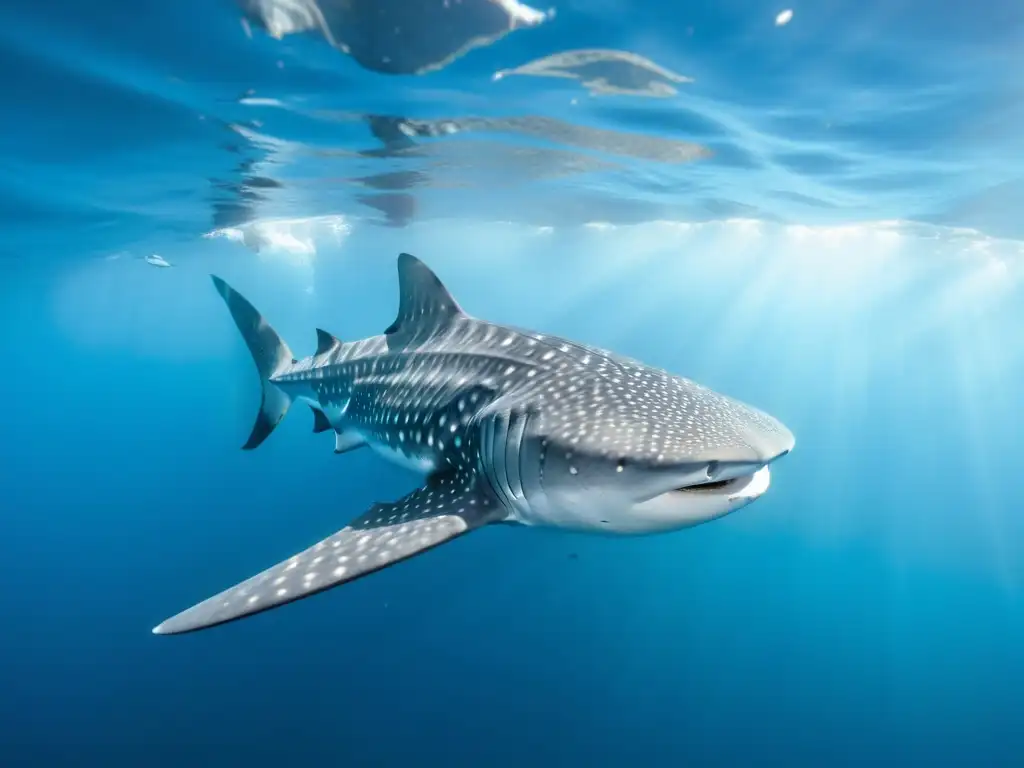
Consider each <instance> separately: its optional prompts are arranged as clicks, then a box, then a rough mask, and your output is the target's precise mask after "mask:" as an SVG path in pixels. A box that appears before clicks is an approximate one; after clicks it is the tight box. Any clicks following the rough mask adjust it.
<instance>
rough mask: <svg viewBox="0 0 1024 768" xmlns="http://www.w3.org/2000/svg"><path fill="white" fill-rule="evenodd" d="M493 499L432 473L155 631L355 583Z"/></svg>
mask: <svg viewBox="0 0 1024 768" xmlns="http://www.w3.org/2000/svg"><path fill="white" fill-rule="evenodd" d="M496 504H497V503H496V501H495V500H494V499H493V497H491V496H490V495H488V494H481V493H479V492H478V490H477V489H476V488H474V487H473V486H472V485H467V484H465V483H463V482H460V481H459V479H458V478H455V477H436V478H433V479H432V480H431V482H429V483H428V484H427V485H426V486H425V487H423V488H420V489H417V490H415V491H413V492H412V493H410V494H409V495H408V496H406V497H405V498H404V499H400V500H399V501H397V502H395V503H393V504H391V503H381V504H374V505H373V506H372V507H370V509H369V511H367V512H366V513H365V514H364V515H362V516H360V517H358V518H356V519H355V520H353V521H352V522H351V523H349V524H348V525H347V526H345V527H344V528H342V529H341V530H340V531H338V532H337V533H335V534H334V535H333V536H329V537H327V538H326V539H324V540H323V541H320V542H318V543H317V544H314V545H313V546H312V547H309V548H308V549H305V550H303V551H302V552H299V553H298V554H297V555H294V556H293V557H290V558H288V559H287V560H285V561H284V562H282V563H278V564H277V565H275V566H273V567H271V568H268V569H267V570H265V571H263V572H262V573H259V574H257V575H255V576H253V577H252V578H249V579H246V580H245V581H243V582H242V583H241V584H237V585H235V586H234V587H231V588H230V589H227V590H225V591H223V592H221V593H220V594H217V595H214V596H213V597H211V598H209V599H207V600H204V601H203V602H201V603H199V604H198V605H195V606H193V607H192V608H189V609H188V610H187V611H183V612H182V613H179V614H178V615H177V616H175V617H174V618H172V619H168V620H167V621H165V622H164V623H163V624H161V625H160V626H158V627H157V628H156V629H155V630H154V632H155V633H156V634H174V633H180V632H187V631H190V630H193V629H199V628H202V627H210V626H214V625H216V624H224V623H226V622H229V621H232V620H234V619H239V618H242V617H243V616H251V615H252V614H255V613H260V612H261V611H266V610H269V609H271V608H276V607H277V606H279V605H284V604H285V603H290V602H293V601H295V600H299V599H301V598H303V597H308V596H310V595H314V594H316V593H317V592H322V591H323V590H325V589H329V588H330V587H334V586H337V585H339V584H344V583H345V582H349V581H353V580H355V579H358V578H360V577H361V576H366V575H367V574H370V573H373V572H374V571H379V570H380V569H381V568H386V567H387V566H389V565H391V564H393V563H397V562H399V561H400V560H405V559H406V558H409V557H411V556H413V555H416V554H419V553H420V552H425V551H426V550H428V549H431V548H433V547H436V546H437V545H438V544H443V543H444V542H446V541H451V540H452V539H454V538H456V537H457V536H461V535H462V534H464V533H466V532H468V531H471V530H473V529H474V528H478V527H479V526H481V525H484V524H486V523H487V522H490V521H491V520H492V518H493V514H494V511H495V510H496V508H497V506H496Z"/></svg>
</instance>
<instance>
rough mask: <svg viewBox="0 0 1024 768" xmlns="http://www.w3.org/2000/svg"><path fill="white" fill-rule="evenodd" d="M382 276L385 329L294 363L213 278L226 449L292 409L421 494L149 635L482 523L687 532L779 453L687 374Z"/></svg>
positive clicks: (272, 598) (255, 604) (205, 622)
mask: <svg viewBox="0 0 1024 768" xmlns="http://www.w3.org/2000/svg"><path fill="white" fill-rule="evenodd" d="M398 276H399V288H400V297H399V310H398V317H397V318H396V319H395V321H394V323H392V324H391V326H390V327H389V328H388V329H387V330H386V331H385V332H384V333H383V334H382V335H380V336H374V337H372V338H368V339H363V340H361V341H356V342H344V341H341V340H339V339H337V338H335V337H334V336H332V335H331V334H329V333H327V332H326V331H323V330H317V337H318V344H317V349H316V352H315V353H314V354H313V355H312V356H310V357H307V358H305V359H303V360H296V359H295V358H294V357H293V356H292V353H291V351H290V350H289V348H288V346H287V344H285V342H284V341H283V340H282V339H281V338H280V337H279V336H278V335H277V333H276V332H275V331H274V330H273V329H272V328H271V327H270V325H269V324H268V323H267V322H266V321H265V320H264V319H263V317H262V316H261V315H260V314H259V312H257V311H256V309H255V308H254V307H253V306H252V305H251V304H250V303H249V302H248V301H247V300H246V299H245V298H243V297H242V296H241V294H239V293H237V292H236V291H235V290H233V289H232V288H231V287H230V286H229V285H228V284H227V283H225V282H224V281H223V280H221V279H220V278H218V277H214V278H213V282H214V285H215V286H216V288H217V291H218V292H219V293H220V295H221V296H222V297H223V299H224V301H225V302H226V303H227V306H228V309H229V310H230V311H231V315H232V317H233V318H234V320H235V323H236V324H237V325H238V328H239V330H240V331H241V334H242V337H243V338H244V339H245V342H246V344H247V345H248V347H249V350H250V352H251V353H252V356H253V359H254V360H255V362H256V368H257V370H258V372H259V375H260V381H261V385H262V390H263V398H262V402H261V405H260V410H259V413H258V415H257V417H256V423H255V424H254V426H253V428H252V432H251V434H250V436H249V439H248V441H247V442H246V443H245V445H244V446H243V448H245V449H247V450H251V449H253V448H256V447H257V446H259V445H260V444H261V443H262V442H263V441H264V440H265V439H266V438H267V437H268V436H269V435H270V434H271V432H273V430H274V428H275V427H276V426H277V424H278V423H280V421H281V419H283V418H284V416H285V414H286V413H287V411H288V409H289V407H290V406H291V405H292V404H293V403H295V402H296V401H303V402H305V403H307V404H308V405H309V406H310V407H311V408H312V409H313V415H314V431H315V432H328V431H331V432H333V433H334V436H335V451H336V452H337V453H345V452H348V451H352V450H356V449H359V448H362V447H364V446H368V447H369V448H371V449H373V450H374V451H376V452H378V453H379V454H381V455H383V456H384V457H386V458H387V459H389V460H391V461H394V462H397V463H399V464H401V465H403V466H406V467H409V468H411V469H413V470H415V471H417V472H419V473H421V474H422V475H423V477H424V482H423V485H422V486H421V487H419V488H418V489H416V490H415V491H413V492H412V493H410V494H409V495H407V496H406V497H404V498H402V499H400V500H398V501H394V502H388V503H377V504H374V505H373V506H371V507H370V509H369V510H368V511H366V512H365V513H364V514H362V515H361V516H359V517H357V518H356V519H354V520H353V521H352V522H350V523H349V524H348V525H347V526H345V527H344V528H342V529H341V530H340V531H338V532H337V533H335V534H333V535H332V536H329V537H328V538H326V539H324V540H323V541H321V542H319V543H318V544H315V545H314V546H312V547H310V548H308V549H306V550H305V551H303V552H300V553H299V554H297V555H295V556H294V557H291V558H289V559H287V560H285V561H284V562H282V563H279V564H277V565H275V566H273V567H271V568H269V569H267V570H265V571H263V572H262V573H259V574H257V575H256V576H253V577H252V578H250V579H247V580H246V581H243V582H241V583H240V584H238V585H236V586H234V587H231V588H230V589H227V590H225V591H223V592H221V593H220V594H217V595H215V596H213V597H211V598H209V599H207V600H204V601H203V602H201V603H198V604H197V605H195V606H193V607H192V608H189V609H187V610H185V611H183V612H182V613H179V614H177V615H176V616H173V617H172V618H170V619H168V620H167V621H165V622H163V623H162V624H160V625H159V626H158V627H156V628H155V629H154V630H153V632H154V633H156V634H178V633H183V632H190V631H194V630H198V629H204V628H207V627H212V626H215V625H218V624H223V623H225V622H229V621H233V620H235V619H240V618H243V617H245V616H250V615H253V614H256V613H259V612H262V611H265V610H268V609H270V608H274V607H277V606H280V605H284V604H285V603H289V602H292V601H294V600H298V599H301V598H303V597H308V596H309V595H312V594H315V593H317V592H322V591H324V590H326V589H329V588H331V587H334V586H337V585H339V584H342V583H344V582H348V581H352V580H354V579H356V578H359V577H361V576H365V575H367V574H369V573H372V572H374V571H377V570H380V569H381V568H384V567H386V566H389V565H392V564H394V563H396V562H398V561H400V560H404V559H407V558H409V557H412V556H414V555H417V554H419V553H421V552H424V551H426V550H428V549H432V548H433V547H436V546H438V545H440V544H443V543H444V542H446V541H450V540H452V539H454V538H456V537H458V536H461V535H463V534H465V533H468V532H469V531H473V530H475V529H477V528H480V527H482V526H485V525H488V524H491V523H515V524H520V525H526V526H553V527H557V528H564V529H569V530H577V531H591V532H603V533H608V534H645V533H657V532H664V531H672V530H676V529H681V528H686V527H689V526H693V525H697V524H699V523H703V522H706V521H708V520H713V519H715V518H718V517H721V516H723V515H725V514H728V513H730V512H733V511H735V510H737V509H739V508H741V507H743V506H745V505H747V504H749V503H750V502H752V501H754V500H755V499H757V498H758V497H760V496H761V495H763V494H764V492H765V491H766V490H767V489H768V485H769V480H770V465H771V464H772V462H774V461H775V460H776V459H778V458H779V457H781V456H783V455H785V454H786V453H788V452H789V451H790V450H791V449H792V448H793V445H794V438H793V435H792V434H791V433H790V431H789V430H788V429H786V427H784V426H783V425H782V424H781V423H779V422H778V421H777V420H776V419H774V418H772V417H771V416H769V415H767V414H765V413H763V412H762V411H759V410H757V409H755V408H752V407H750V406H748V405H745V404H743V403H740V402H738V401H736V400H733V399H731V398H728V397H726V396H724V395H721V394H718V393H716V392H714V391H712V390H710V389H708V388H706V387H703V386H701V385H699V384H697V383H695V382H693V381H690V380H689V379H685V378H681V377H679V376H674V375H672V374H670V373H667V372H665V371H662V370H659V369H656V368H651V367H649V366H646V365H643V364H642V363H639V362H637V361H635V360H632V359H629V358H626V357H622V356H619V355H615V354H612V353H610V352H607V351H604V350H600V349H596V348H594V347H590V346H586V345H582V344H578V343H575V342H572V341H569V340H566V339H562V338H558V337H555V336H548V335H543V334H539V333H534V332H531V331H525V330H520V329H517V328H511V327H507V326H502V325H496V324H494V323H489V322H487V321H485V320H480V319H477V318H474V317H472V316H470V315H469V314H467V313H466V312H465V311H463V310H462V308H461V307H460V306H459V304H458V303H456V301H455V299H454V298H453V297H452V295H451V294H450V293H449V292H448V290H447V289H446V288H445V286H444V285H443V284H442V283H441V281H440V280H439V279H438V278H437V276H436V275H435V274H434V273H433V272H432V271H431V270H430V269H429V268H428V267H427V266H426V265H424V264H423V263H422V262H421V261H419V260H418V259H416V258H415V257H413V256H410V255H409V254H404V253H403V254H401V255H400V256H399V257H398Z"/></svg>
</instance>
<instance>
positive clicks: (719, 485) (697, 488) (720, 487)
mask: <svg viewBox="0 0 1024 768" xmlns="http://www.w3.org/2000/svg"><path fill="white" fill-rule="evenodd" d="M751 477H753V473H751V474H749V475H740V476H739V477H736V478H733V479H731V480H716V481H713V482H708V483H694V484H693V485H683V486H680V487H679V488H673V489H672V493H719V492H723V491H724V492H728V491H730V490H731V489H733V488H738V487H740V486H742V485H744V484H745V483H748V482H749V481H750V478H751Z"/></svg>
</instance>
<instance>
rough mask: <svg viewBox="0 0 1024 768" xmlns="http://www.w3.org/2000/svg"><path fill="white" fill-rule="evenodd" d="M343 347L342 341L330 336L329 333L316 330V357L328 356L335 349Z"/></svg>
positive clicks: (319, 329)
mask: <svg viewBox="0 0 1024 768" xmlns="http://www.w3.org/2000/svg"><path fill="white" fill-rule="evenodd" d="M340 346H341V339H339V338H338V337H336V336H333V335H331V334H329V333H328V332H327V331H325V330H323V329H321V328H317V329H316V356H317V357H319V356H320V355H326V354H327V353H328V352H330V351H331V350H332V349H334V348H335V347H340Z"/></svg>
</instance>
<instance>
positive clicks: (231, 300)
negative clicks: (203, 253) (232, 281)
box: [210, 275, 293, 451]
mask: <svg viewBox="0 0 1024 768" xmlns="http://www.w3.org/2000/svg"><path fill="white" fill-rule="evenodd" d="M210 277H212V278H213V285H214V287H216V289H217V293H219V294H220V295H221V297H222V298H223V299H224V303H225V304H227V305H228V309H229V310H230V311H231V317H233V318H234V319H235V325H237V326H238V330H239V331H240V332H241V334H242V338H243V339H245V343H246V346H248V347H249V352H251V353H252V359H253V361H254V362H255V363H256V370H257V371H259V374H260V386H261V387H262V388H263V399H262V401H261V402H260V411H259V413H257V414H256V423H255V424H253V427H252V433H250V435H249V439H248V440H247V441H246V442H245V445H243V446H242V449H243V450H246V451H251V450H252V449H253V448H256V447H257V446H259V444H260V443H262V442H263V441H264V440H266V439H267V436H268V435H269V434H270V433H271V432H273V431H274V427H276V426H277V425H278V424H279V423H280V422H281V419H283V418H284V415H285V414H286V413H288V407H289V406H290V405H291V404H292V401H291V399H290V398H289V397H288V395H286V394H285V393H284V391H282V390H281V389H280V388H278V387H276V386H274V384H273V383H272V382H271V381H270V378H271V377H272V376H273V375H274V374H275V373H277V372H278V371H281V370H283V369H284V368H285V367H286V366H288V365H289V364H290V363H291V362H292V360H293V357H292V351H291V350H290V349H288V345H287V344H285V343H284V341H283V340H282V339H281V337H280V336H278V335H277V332H276V331H275V330H274V329H273V328H271V327H270V325H269V324H268V323H267V321H266V320H264V319H263V315H261V314H260V313H259V312H257V311H256V308H255V307H253V305H252V304H250V303H249V302H248V301H247V300H246V299H245V297H244V296H242V294H240V293H239V292H238V291H236V290H235V289H234V288H232V287H231V286H230V285H228V284H227V283H225V282H224V281H223V280H221V279H220V278H219V277H217V276H216V275H211V276H210Z"/></svg>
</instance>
